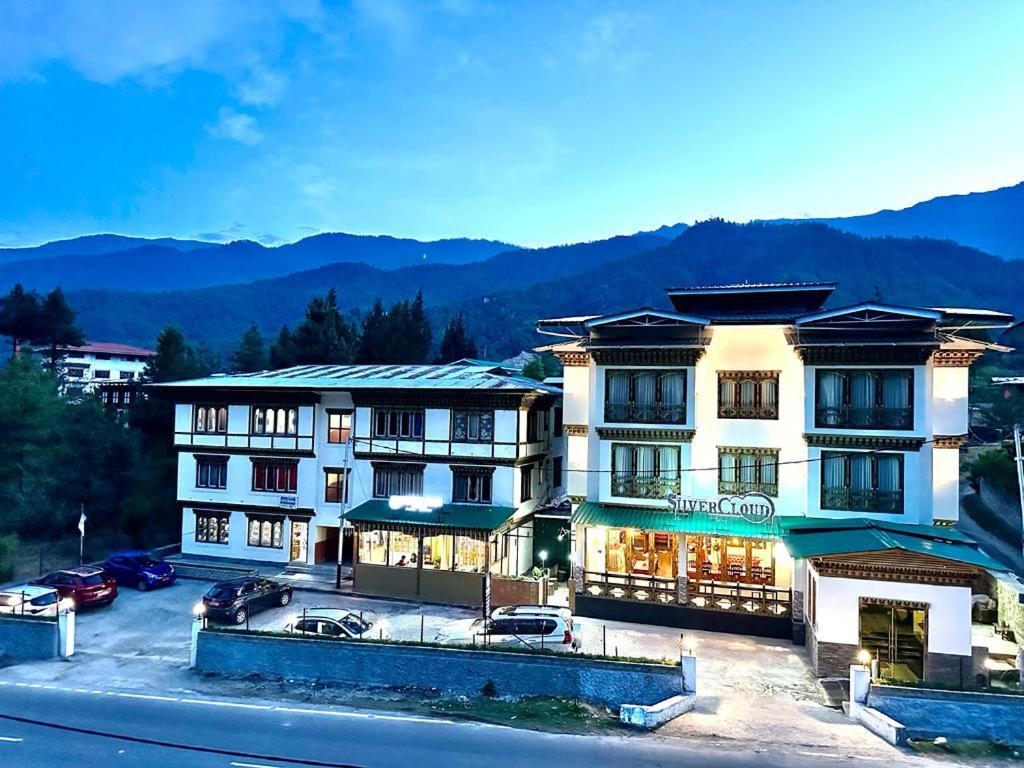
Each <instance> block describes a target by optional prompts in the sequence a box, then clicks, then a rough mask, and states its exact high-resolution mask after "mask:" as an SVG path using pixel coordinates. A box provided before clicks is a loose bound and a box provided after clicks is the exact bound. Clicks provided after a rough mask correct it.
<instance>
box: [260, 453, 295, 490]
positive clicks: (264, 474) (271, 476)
mask: <svg viewBox="0 0 1024 768" xmlns="http://www.w3.org/2000/svg"><path fill="white" fill-rule="evenodd" d="M298 484H299V462H297V461H272V460H266V459H257V460H255V461H253V463H252V489H253V490H254V491H273V492H275V493H295V490H296V488H298Z"/></svg>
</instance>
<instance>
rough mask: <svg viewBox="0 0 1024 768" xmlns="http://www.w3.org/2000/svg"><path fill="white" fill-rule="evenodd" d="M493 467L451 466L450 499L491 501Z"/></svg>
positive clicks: (457, 500) (471, 502)
mask: <svg viewBox="0 0 1024 768" xmlns="http://www.w3.org/2000/svg"><path fill="white" fill-rule="evenodd" d="M493 473H494V468H493V467H452V501H455V502H465V503H469V504H490V503H491V476H492V474H493Z"/></svg>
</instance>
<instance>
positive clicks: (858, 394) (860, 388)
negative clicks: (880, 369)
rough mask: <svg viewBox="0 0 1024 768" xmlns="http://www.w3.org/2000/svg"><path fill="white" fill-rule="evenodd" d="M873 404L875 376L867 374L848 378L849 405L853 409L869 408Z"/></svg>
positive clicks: (857, 374)
mask: <svg viewBox="0 0 1024 768" xmlns="http://www.w3.org/2000/svg"><path fill="white" fill-rule="evenodd" d="M874 404H875V375H874V374H873V373H868V372H866V371H865V372H859V373H854V374H852V375H851V376H850V405H851V406H852V407H854V408H870V407H872V406H873V405H874Z"/></svg>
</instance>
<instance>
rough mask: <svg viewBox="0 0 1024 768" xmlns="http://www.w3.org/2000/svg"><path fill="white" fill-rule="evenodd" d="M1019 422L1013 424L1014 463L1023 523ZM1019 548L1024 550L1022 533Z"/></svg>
mask: <svg viewBox="0 0 1024 768" xmlns="http://www.w3.org/2000/svg"><path fill="white" fill-rule="evenodd" d="M1020 433H1021V428H1020V424H1014V425H1013V448H1014V456H1013V460H1014V463H1015V464H1016V465H1017V494H1018V496H1019V498H1020V514H1021V523H1022V525H1024V454H1022V453H1021V448H1020V443H1021V436H1020ZM1021 550H1022V551H1024V535H1022V536H1021Z"/></svg>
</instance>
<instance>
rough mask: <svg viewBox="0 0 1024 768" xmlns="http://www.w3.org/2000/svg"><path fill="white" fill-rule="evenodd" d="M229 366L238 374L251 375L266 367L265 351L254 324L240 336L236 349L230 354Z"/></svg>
mask: <svg viewBox="0 0 1024 768" xmlns="http://www.w3.org/2000/svg"><path fill="white" fill-rule="evenodd" d="M231 366H232V368H233V369H234V370H235V371H236V372H238V373H253V372H254V371H262V370H263V369H264V368H266V367H267V350H266V347H265V345H264V343H263V334H262V333H260V329H259V328H257V327H256V323H253V324H252V325H250V326H249V330H247V331H246V332H245V333H244V334H242V340H241V341H240V342H239V344H238V347H237V348H236V349H235V351H234V352H232V353H231Z"/></svg>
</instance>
